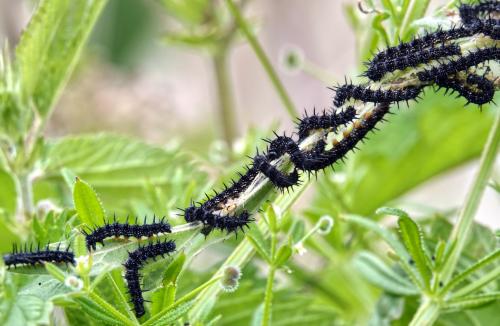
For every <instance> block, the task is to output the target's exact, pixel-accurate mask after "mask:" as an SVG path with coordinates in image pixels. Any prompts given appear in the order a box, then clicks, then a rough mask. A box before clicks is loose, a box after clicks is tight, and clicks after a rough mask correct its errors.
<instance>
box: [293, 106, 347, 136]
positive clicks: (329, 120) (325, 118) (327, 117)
mask: <svg viewBox="0 0 500 326" xmlns="http://www.w3.org/2000/svg"><path fill="white" fill-rule="evenodd" d="M355 118H356V110H355V109H354V108H353V107H352V106H349V107H347V108H346V109H345V110H344V111H341V112H338V113H335V114H327V113H326V112H325V111H323V114H322V115H316V112H314V113H313V115H312V116H307V115H306V116H305V117H304V118H302V119H299V123H298V128H297V129H298V134H299V141H301V140H303V139H305V138H306V137H307V136H309V134H310V132H311V131H313V130H317V129H328V128H332V129H333V131H336V129H337V128H338V127H339V126H342V125H346V124H348V123H349V122H351V121H352V120H354V119H355Z"/></svg>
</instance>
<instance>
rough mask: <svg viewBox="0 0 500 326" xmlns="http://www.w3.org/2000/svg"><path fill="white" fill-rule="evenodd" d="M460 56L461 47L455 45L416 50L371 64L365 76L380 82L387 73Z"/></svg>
mask: <svg viewBox="0 0 500 326" xmlns="http://www.w3.org/2000/svg"><path fill="white" fill-rule="evenodd" d="M459 54H461V51H460V47H459V46H458V45H455V44H451V45H442V46H439V47H430V48H427V49H422V50H416V51H413V52H410V53H409V54H406V55H404V56H399V57H395V58H393V59H390V60H383V61H378V62H371V63H370V64H369V66H368V69H367V70H366V72H365V74H364V75H365V76H366V77H368V78H370V79H371V80H373V81H378V80H380V79H382V77H384V75H385V74H387V73H391V72H394V71H396V70H404V69H406V68H409V67H416V66H418V65H420V64H424V63H428V62H429V61H431V60H436V59H439V58H442V57H448V56H452V55H459Z"/></svg>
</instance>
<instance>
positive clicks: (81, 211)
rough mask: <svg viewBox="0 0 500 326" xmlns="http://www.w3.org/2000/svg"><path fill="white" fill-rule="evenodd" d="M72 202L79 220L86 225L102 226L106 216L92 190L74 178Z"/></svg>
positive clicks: (83, 182)
mask: <svg viewBox="0 0 500 326" xmlns="http://www.w3.org/2000/svg"><path fill="white" fill-rule="evenodd" d="M73 202H74V204H75V208H76V211H77V213H78V216H79V217H80V220H81V221H82V222H83V223H86V224H87V225H92V226H93V225H102V224H103V223H104V221H105V218H106V214H105V213H104V208H103V207H102V204H101V201H100V199H99V197H98V196H97V193H96V192H95V191H94V189H93V188H92V187H91V186H90V185H89V184H88V183H86V182H85V181H83V180H81V179H80V178H76V182H75V186H74V188H73Z"/></svg>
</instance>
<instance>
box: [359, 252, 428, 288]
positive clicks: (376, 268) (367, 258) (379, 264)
mask: <svg viewBox="0 0 500 326" xmlns="http://www.w3.org/2000/svg"><path fill="white" fill-rule="evenodd" d="M354 265H355V266H356V267H357V268H358V269H359V271H360V272H361V273H362V274H363V276H365V277H366V278H367V279H368V280H369V281H370V282H372V283H373V284H375V285H377V286H378V287H380V288H382V289H384V290H385V291H387V292H389V293H393V294H396V295H401V296H408V295H417V294H418V293H419V291H418V289H417V288H415V286H413V284H411V283H410V282H408V280H407V279H405V278H404V277H402V276H401V275H399V274H397V273H396V272H395V271H394V270H393V269H392V268H390V267H389V266H387V265H386V264H385V263H384V262H383V261H382V260H381V259H380V258H378V257H377V256H375V255H373V254H371V253H369V252H366V251H362V252H360V253H359V254H358V255H356V257H355V258H354Z"/></svg>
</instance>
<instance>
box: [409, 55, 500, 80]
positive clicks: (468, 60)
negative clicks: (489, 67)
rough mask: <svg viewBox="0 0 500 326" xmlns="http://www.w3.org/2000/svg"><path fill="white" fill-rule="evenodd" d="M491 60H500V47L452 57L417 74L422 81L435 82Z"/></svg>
mask: <svg viewBox="0 0 500 326" xmlns="http://www.w3.org/2000/svg"><path fill="white" fill-rule="evenodd" d="M489 60H500V48H498V47H494V48H484V49H480V50H477V51H474V52H471V53H469V54H468V55H465V56H462V57H459V58H458V59H451V60H449V61H448V62H447V63H444V64H441V65H439V66H436V67H433V68H430V69H426V70H424V71H421V72H419V73H417V76H418V79H419V80H420V81H422V82H429V81H434V82H435V81H437V80H439V79H441V78H444V77H445V76H448V75H454V74H456V73H458V72H460V71H465V70H467V69H468V68H470V67H474V66H477V65H478V64H480V63H482V62H486V61H489Z"/></svg>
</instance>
